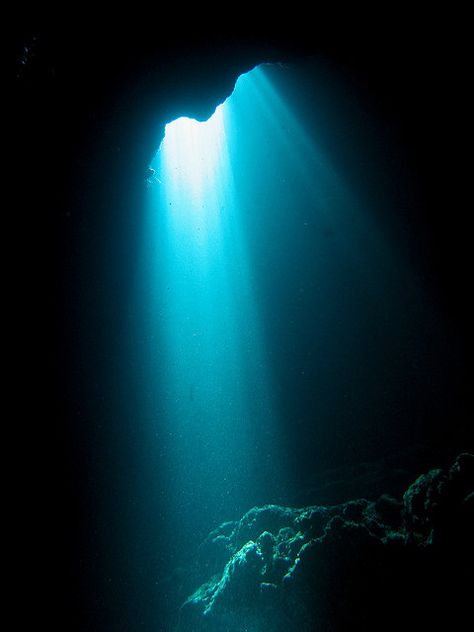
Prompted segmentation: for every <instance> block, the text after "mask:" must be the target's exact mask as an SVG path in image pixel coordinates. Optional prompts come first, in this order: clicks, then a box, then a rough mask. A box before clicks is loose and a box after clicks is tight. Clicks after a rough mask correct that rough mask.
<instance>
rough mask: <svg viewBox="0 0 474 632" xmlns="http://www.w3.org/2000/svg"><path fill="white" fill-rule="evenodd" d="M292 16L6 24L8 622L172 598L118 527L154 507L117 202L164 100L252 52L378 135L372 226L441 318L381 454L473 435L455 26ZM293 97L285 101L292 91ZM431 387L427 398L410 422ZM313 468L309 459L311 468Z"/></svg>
mask: <svg viewBox="0 0 474 632" xmlns="http://www.w3.org/2000/svg"><path fill="white" fill-rule="evenodd" d="M128 17H130V20H128V19H127V18H128ZM304 17H305V16H299V19H298V20H297V23H290V24H287V25H285V26H281V25H280V26H279V27H275V28H273V27H272V26H271V25H270V24H268V23H267V24H266V25H265V26H264V27H262V28H258V27H257V25H255V24H254V28H253V29H251V28H250V27H249V24H248V21H247V20H248V18H247V19H245V20H243V19H242V16H241V17H240V20H241V22H242V23H243V24H238V25H237V24H235V25H234V26H232V25H229V18H226V20H227V26H225V27H224V26H222V21H223V20H222V18H221V17H220V16H219V17H217V18H214V19H217V22H213V25H212V26H209V24H210V23H207V24H208V25H207V26H202V24H203V23H204V22H205V20H204V18H203V16H199V18H200V21H199V20H198V17H197V16H188V18H187V20H188V21H187V25H186V26H184V25H182V24H179V23H178V22H177V20H178V18H177V16H174V17H173V18H171V17H170V16H163V15H162V16H160V17H159V18H156V17H155V16H152V15H151V14H146V13H144V14H142V15H140V16H139V17H138V19H136V17H134V19H132V16H122V19H121V20H118V19H117V16H116V15H115V16H106V19H102V20H98V19H95V16H94V19H93V18H92V17H91V16H82V17H79V16H74V15H73V16H70V17H68V18H67V19H66V18H64V19H61V18H60V17H59V16H57V15H56V16H41V19H40V20H27V19H26V17H25V16H22V17H21V18H17V17H16V18H15V19H12V21H11V29H10V32H9V33H8V34H7V35H8V41H9V42H11V44H12V45H11V48H10V52H11V57H10V61H11V66H10V70H11V73H10V76H9V82H11V83H8V89H7V91H6V92H7V95H8V97H12V99H11V104H12V111H11V113H9V114H8V117H7V118H6V119H5V125H6V127H7V129H6V135H8V136H9V137H11V138H12V139H13V145H12V150H11V157H12V159H11V160H8V158H7V162H8V163H9V167H10V168H11V175H9V176H8V182H7V184H8V185H10V186H9V188H10V187H11V189H12V195H11V196H10V198H9V199H8V201H7V200H6V201H5V208H4V212H3V216H4V231H3V235H4V241H5V244H6V248H5V249H4V252H5V253H6V262H5V270H6V274H5V277H6V292H5V297H6V298H5V301H4V305H5V306H6V307H5V308H4V312H5V313H6V314H7V319H8V322H7V327H6V329H5V332H6V341H7V344H6V348H7V350H8V354H7V357H6V360H5V362H6V365H7V374H8V378H12V380H11V381H10V379H8V384H7V394H8V395H9V396H10V397H11V399H12V406H10V407H9V408H6V410H9V411H10V412H9V413H8V414H7V422H6V424H5V422H4V424H5V425H6V427H7V429H8V433H7V435H6V440H5V444H4V446H5V447H4V449H5V451H6V453H7V459H6V462H7V463H8V479H7V480H8V482H7V487H8V488H9V489H12V490H13V493H12V503H11V510H10V511H9V512H8V515H9V516H11V518H12V520H11V524H12V534H13V535H14V538H13V539H12V542H14V543H15V544H14V545H12V551H13V558H14V572H13V575H12V576H13V584H14V586H15V587H16V586H18V587H19V593H20V595H21V603H22V609H21V610H18V613H19V616H20V617H23V616H25V617H28V618H29V617H30V616H33V617H34V618H35V619H38V620H41V621H44V620H46V621H47V622H48V627H49V629H52V630H54V629H68V630H75V629H77V630H109V629H110V630H136V629H144V630H151V629H157V626H156V611H157V610H159V611H161V612H163V613H165V612H166V609H167V608H168V609H170V610H172V609H173V607H174V606H175V604H173V603H171V604H170V603H165V602H166V594H167V591H168V590H169V589H168V588H166V587H164V588H163V584H162V585H160V586H159V588H158V592H159V594H160V595H161V601H160V597H157V596H156V594H155V593H154V592H153V588H152V586H151V585H150V579H151V578H154V577H155V575H154V573H156V570H153V569H154V568H155V567H156V566H159V565H160V564H164V565H166V564H169V562H170V560H169V559H167V558H166V555H161V557H160V554H159V553H157V552H156V550H152V548H151V546H149V545H148V543H147V542H145V543H141V544H139V545H137V544H136V543H134V542H133V541H131V539H130V537H131V534H132V533H133V528H134V524H135V522H136V521H137V520H138V521H141V522H143V521H146V520H150V519H151V520H152V519H153V516H152V515H148V513H147V511H149V508H147V507H146V502H144V501H143V498H140V497H139V498H138V500H136V499H135V486H134V485H135V482H136V480H139V478H138V479H136V478H134V477H136V476H137V475H136V473H135V474H134V472H136V470H137V467H136V466H137V463H139V461H140V457H141V452H140V449H139V448H138V447H137V446H139V445H140V443H141V439H142V437H140V436H137V430H136V428H135V427H134V425H133V411H134V407H136V405H138V403H137V402H136V401H134V388H133V380H138V379H139V378H138V374H137V373H136V372H134V371H133V370H132V369H131V368H130V367H131V366H132V364H133V353H134V352H133V341H130V343H129V344H130V349H129V352H130V354H131V355H130V356H129V357H130V360H129V364H124V362H123V358H124V349H126V348H127V335H128V334H127V332H128V327H127V325H129V324H130V319H132V318H133V316H131V315H130V313H129V311H128V308H127V307H125V308H124V306H128V305H129V301H128V299H129V292H130V288H131V287H132V286H133V263H132V262H133V261H134V257H135V256H136V252H137V249H138V248H139V227H140V224H139V222H138V221H137V218H136V216H134V212H133V209H134V208H137V207H139V204H140V203H141V201H142V195H143V177H144V176H143V174H144V171H145V169H146V167H147V165H148V163H149V160H150V158H151V156H152V155H153V153H154V151H155V150H156V146H155V140H156V138H159V134H160V129H161V127H162V126H163V123H164V122H165V121H166V120H168V119H170V118H176V117H177V116H179V115H181V114H183V113H186V114H187V115H194V116H198V117H203V118H205V117H206V116H208V115H209V114H210V112H211V111H212V109H213V108H214V106H215V105H216V103H217V102H219V101H221V100H222V99H223V98H224V97H225V96H227V95H228V94H229V92H230V91H231V89H232V85H233V82H234V81H235V78H236V77H237V76H238V75H239V74H241V73H242V72H245V71H246V70H248V69H250V68H251V67H253V66H254V65H255V64H257V63H260V62H263V61H280V60H283V61H295V60H300V59H303V60H304V59H307V57H308V56H313V57H316V58H317V59H321V60H324V64H325V67H326V68H331V67H333V68H334V69H335V72H336V73H337V75H338V77H339V78H343V79H344V81H345V82H346V83H345V84H344V85H346V86H347V88H345V89H346V90H347V91H348V94H349V93H350V94H352V95H354V94H355V95H357V96H356V99H357V100H358V102H359V103H360V104H361V109H360V110H359V116H360V112H361V111H362V112H363V116H364V117H365V126H366V127H370V128H371V129H372V130H373V135H374V138H375V139H379V140H378V143H376V147H377V149H376V150H374V153H373V154H372V157H371V160H372V162H371V163H370V164H369V165H365V166H368V167H370V166H371V165H372V166H373V164H375V162H376V161H377V160H379V161H380V162H379V165H382V167H380V175H381V178H383V177H385V178H386V181H385V182H384V183H383V187H384V190H385V191H387V190H390V187H391V190H392V192H393V199H394V200H396V202H395V203H394V204H393V206H390V209H392V210H387V211H386V213H385V215H384V217H382V218H380V221H381V222H382V223H383V224H384V225H385V226H387V227H391V229H392V230H393V231H395V233H394V234H396V235H397V236H398V237H399V241H400V243H403V244H404V245H403V248H404V249H406V254H407V257H409V259H410V261H411V262H412V264H413V266H414V268H415V269H416V270H417V274H419V276H420V279H421V280H422V283H423V285H424V286H425V287H426V288H427V291H428V292H429V294H430V296H431V297H432V300H433V302H434V303H435V304H436V306H437V310H438V311H437V313H438V314H439V317H438V321H437V326H436V331H437V332H438V333H437V336H436V338H435V346H434V348H433V349H431V352H432V357H433V361H432V362H430V363H428V366H430V367H431V369H432V371H433V373H430V372H429V371H428V373H426V374H425V375H424V376H423V382H424V386H423V388H422V389H421V390H422V395H420V396H419V397H418V395H417V397H418V401H416V402H415V405H416V406H418V408H420V407H421V408H422V409H423V411H425V412H424V413H423V414H421V415H418V414H417V415H415V414H414V415H413V418H407V417H406V411H407V410H408V409H409V408H410V402H408V403H407V401H406V400H404V399H403V394H401V395H400V402H401V403H400V409H401V410H402V411H403V415H401V416H400V417H401V418H400V428H401V430H400V431H399V432H398V435H397V441H398V445H397V449H398V450H399V451H400V452H403V451H404V450H405V451H406V449H407V448H409V447H410V446H413V445H422V446H423V450H422V454H423V457H422V458H421V457H420V462H419V464H418V465H419V471H423V468H424V467H425V466H426V465H430V466H431V465H436V464H437V463H439V464H444V463H447V462H449V461H450V459H452V458H453V456H454V455H455V454H456V453H457V452H459V451H461V450H467V449H469V448H472V443H471V439H472V435H471V428H470V420H469V419H468V412H467V410H468V408H467V401H468V391H467V350H466V340H467V333H468V324H469V312H468V299H469V293H470V291H469V290H470V266H469V256H470V238H471V237H470V234H469V231H468V228H467V220H468V213H469V204H468V203H469V199H470V198H469V196H468V195H467V193H466V187H465V184H466V181H467V176H468V174H467V173H466V172H467V169H466V163H465V156H464V154H465V146H466V145H467V140H466V136H467V127H468V116H467V112H468V111H469V108H468V104H467V87H468V72H467V55H466V50H465V47H464V39H463V35H462V31H461V28H460V27H459V26H458V24H453V23H452V22H449V21H448V20H447V19H445V16H440V17H439V18H437V19H435V20H434V21H433V19H432V16H431V17H430V19H428V18H427V17H426V16H424V18H423V19H421V20H418V21H416V22H415V21H414V20H413V16H411V18H410V19H408V18H407V19H399V20H393V19H392V17H393V16H390V19H389V18H383V19H382V18H380V19H379V20H378V21H375V22H370V24H369V22H367V21H365V20H364V19H361V20H360V22H361V26H360V27H358V28H355V23H352V24H351V25H349V26H346V27H345V28H343V27H342V26H341V25H340V24H339V25H337V27H335V26H334V25H333V27H332V28H331V29H329V28H327V27H326V26H325V25H324V24H322V23H319V24H307V26H306V27H305V28H303V26H302V22H305V21H306V20H305V19H304ZM359 17H361V16H359ZM399 17H400V16H399ZM236 20H237V18H236ZM283 21H284V20H283ZM246 22H247V23H246ZM374 24H375V26H374ZM217 25H219V28H218V26H217ZM328 72H329V71H328ZM311 86H312V84H311V82H309V83H308V91H311V89H312V88H311ZM349 86H350V87H349ZM295 99H296V100H298V99H299V100H300V102H301V103H302V104H303V105H304V95H299V96H298V95H296V96H295ZM8 100H9V101H10V99H8ZM349 109H350V108H349ZM351 112H353V111H352V110H351ZM345 114H346V113H345V112H344V111H343V112H341V113H339V114H338V113H337V112H336V113H335V114H334V116H335V120H337V117H338V116H339V118H340V119H341V120H343V121H345V124H346V126H347V127H346V129H345V130H344V131H341V137H342V136H345V138H347V139H350V140H347V151H345V150H341V161H342V162H343V161H344V159H345V158H346V159H347V157H348V156H349V157H350V156H351V155H353V154H351V152H354V151H355V149H354V148H356V147H357V145H358V142H357V134H358V129H357V128H356V127H355V122H356V121H357V117H354V116H352V118H350V117H349V118H347V117H346V116H345ZM365 166H364V165H363V164H362V165H361V171H364V170H365ZM384 166H385V167H387V169H384V168H383V167H384ZM383 174H386V175H385V176H384V175H383ZM353 177H354V179H355V180H357V179H358V174H357V172H353ZM374 186H377V185H376V183H374ZM380 186H381V185H380ZM394 208H396V209H397V214H396V216H393V209H394ZM443 331H445V332H446V337H445V339H444V341H443V334H442V333H439V332H443ZM438 350H439V357H438V354H437V352H438ZM436 358H438V360H437V359H436ZM282 379H283V378H282ZM430 384H434V385H435V387H436V392H433V398H434V400H435V402H436V404H435V405H434V406H431V408H429V407H428V409H429V414H427V413H426V410H427V408H426V404H427V402H428V400H429V395H428V393H429V385H430ZM443 384H445V385H446V389H445V391H443V390H442V385H443ZM302 388H304V387H302ZM308 388H309V387H308ZM440 389H441V394H440ZM415 399H416V397H415ZM286 405H287V406H288V407H290V406H291V405H292V401H291V398H288V399H287V401H286ZM395 415H396V411H395V412H394V416H395ZM414 419H416V420H417V421H416V423H415V424H414V423H413V420H414ZM391 427H392V428H393V424H392V426H391ZM10 429H11V430H12V436H10ZM309 430H310V429H309ZM343 430H344V429H343V428H342V429H341V432H342V431H343ZM288 436H289V437H291V432H288ZM352 439H354V438H353V437H352ZM360 443H361V446H359V447H357V446H356V447H354V442H353V441H351V442H350V448H349V447H348V443H347V441H346V440H344V441H341V442H340V443H338V441H337V436H336V435H335V436H334V437H332V438H330V439H329V441H328V444H327V445H326V449H325V450H322V451H320V453H318V458H319V462H320V464H321V465H320V467H321V470H322V471H324V469H325V468H326V469H329V468H331V467H340V466H343V465H347V463H349V464H356V463H357V462H358V461H367V460H370V459H375V458H377V457H379V456H380V455H384V454H386V453H388V452H390V450H389V446H388V444H387V442H385V443H384V442H383V441H382V445H381V446H380V445H379V442H378V441H376V440H375V439H374V438H373V435H372V434H371V426H370V424H369V426H368V428H367V434H366V436H365V437H364V438H362V439H360ZM362 444H363V445H362ZM313 463H314V455H313V454H308V461H307V466H306V467H307V471H308V473H309V472H310V471H311V469H312V467H313V465H312V464H313ZM301 467H302V469H301V472H303V471H304V465H302V466H301ZM415 469H416V464H415ZM161 510H162V511H163V512H166V507H162V508H161ZM130 560H133V561H132V562H131V561H130ZM164 577H170V579H169V580H168V581H169V582H171V583H172V582H173V581H175V580H174V579H173V577H172V573H171V569H169V568H161V569H160V581H164V579H163V578H164ZM117 578H118V579H117ZM171 592H172V591H171ZM163 595H164V596H165V597H163ZM160 609H161V610H160ZM163 616H165V615H163ZM158 629H160V628H159V626H158ZM163 629H166V628H165V627H164V625H163Z"/></svg>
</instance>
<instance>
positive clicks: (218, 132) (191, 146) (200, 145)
mask: <svg viewBox="0 0 474 632" xmlns="http://www.w3.org/2000/svg"><path fill="white" fill-rule="evenodd" d="M224 134H225V132H224V112H223V106H220V107H218V108H217V109H216V111H215V112H214V114H213V115H212V116H211V117H210V118H209V120H207V121H205V122H202V123H201V122H198V121H196V120H194V119H190V118H187V117H182V118H179V119H177V120H176V121H173V122H171V123H168V125H167V126H166V129H165V138H164V141H163V144H162V146H161V152H162V154H163V157H164V161H163V164H164V167H165V170H166V176H167V182H168V184H170V185H172V186H173V187H175V188H176V189H178V188H181V189H183V191H186V194H187V195H188V196H189V198H190V200H192V201H194V202H197V201H200V200H202V198H203V196H204V195H205V194H206V191H207V190H209V188H210V187H212V186H213V184H214V182H215V179H216V176H217V175H218V171H219V159H220V157H221V155H222V151H223V146H224V143H225V138H224ZM197 208H198V207H197Z"/></svg>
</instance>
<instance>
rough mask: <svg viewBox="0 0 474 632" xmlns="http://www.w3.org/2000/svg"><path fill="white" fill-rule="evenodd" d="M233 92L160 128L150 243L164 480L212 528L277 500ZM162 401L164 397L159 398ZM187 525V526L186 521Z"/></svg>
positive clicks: (274, 444)
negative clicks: (203, 111) (209, 111)
mask: <svg viewBox="0 0 474 632" xmlns="http://www.w3.org/2000/svg"><path fill="white" fill-rule="evenodd" d="M233 98H234V95H232V96H231V97H230V98H229V99H228V100H227V101H226V102H225V103H223V104H222V105H220V106H219V107H218V108H217V109H216V111H215V113H214V114H213V115H212V116H211V117H210V119H209V120H208V121H205V122H202V123H201V122H197V121H195V120H192V119H189V118H180V119H177V120H176V121H173V122H171V123H169V124H168V125H167V126H166V130H165V137H164V139H163V141H162V144H161V146H160V150H159V152H158V154H157V156H156V158H155V160H154V161H153V163H152V167H153V168H154V169H156V172H157V175H158V178H159V181H160V183H159V184H157V185H156V186H153V187H151V188H150V190H149V207H150V221H149V228H148V235H147V240H148V241H149V243H150V248H151V250H152V251H153V252H154V253H156V261H155V264H154V266H155V272H154V274H153V281H152V282H151V284H150V285H151V293H152V295H153V296H154V298H153V301H152V303H153V306H152V307H151V308H150V312H151V314H153V316H151V318H153V320H154V321H155V323H154V325H152V326H153V327H154V329H155V332H154V337H153V339H154V340H159V343H158V344H157V346H156V347H155V350H154V351H151V354H152V355H154V356H155V357H154V358H153V359H152V365H153V367H154V370H155V372H156V373H155V378H156V382H155V384H154V385H153V386H151V390H154V391H155V392H157V393H159V395H158V396H156V398H153V397H151V399H154V401H155V402H157V403H155V404H154V405H153V406H152V408H154V410H152V411H151V415H152V416H155V417H156V418H158V419H159V422H158V425H159V428H158V434H159V436H161V437H164V442H163V456H162V463H163V476H164V477H165V478H166V479H167V480H168V486H169V494H170V497H171V498H173V500H172V501H170V508H171V507H173V506H174V508H173V511H174V519H173V521H174V522H175V523H180V522H181V523H182V522H183V521H185V520H186V521H190V524H194V525H195V526H196V528H199V525H200V526H202V525H204V524H205V525H206V527H205V529H209V528H212V526H213V525H215V524H216V523H218V522H219V521H222V520H225V519H229V518H232V517H234V516H236V515H238V513H239V512H242V511H246V510H247V509H248V508H249V503H250V504H251V505H252V504H257V503H262V502H266V501H267V500H268V499H271V497H272V496H271V493H270V490H269V487H268V486H269V481H272V483H271V484H270V487H273V497H274V500H277V498H276V494H277V493H278V492H279V486H278V481H279V475H278V474H277V473H276V471H275V463H281V462H282V459H281V456H280V455H281V449H280V448H281V446H280V438H279V436H278V412H277V405H276V402H275V401H274V396H273V393H272V379H271V375H270V370H269V362H268V358H267V357H266V350H265V343H264V340H263V335H262V324H261V322H260V315H259V306H258V300H257V297H256V295H255V287H254V285H255V283H254V278H253V275H252V270H251V265H250V262H249V257H248V253H247V246H246V235H245V231H244V227H243V223H242V209H241V208H240V205H239V194H238V191H237V190H236V188H235V177H234V175H235V174H234V172H235V170H238V169H239V168H241V167H242V166H243V165H234V164H232V163H231V159H230V155H231V151H232V147H230V146H229V138H230V136H232V135H233V131H232V130H231V129H229V126H231V125H233V123H232V122H231V121H232V114H231V111H232V101H233ZM158 400H159V401H158ZM190 524H188V526H187V528H188V529H189V528H190Z"/></svg>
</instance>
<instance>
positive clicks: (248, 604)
mask: <svg viewBox="0 0 474 632" xmlns="http://www.w3.org/2000/svg"><path fill="white" fill-rule="evenodd" d="M473 490H474V456H473V455H471V454H467V453H464V454H461V455H460V456H459V457H458V458H457V459H456V460H455V462H454V464H453V465H452V466H451V468H449V469H448V470H447V471H443V470H441V469H437V470H432V471H430V472H428V473H426V474H423V475H422V476H420V477H419V478H418V479H417V480H416V481H415V482H414V483H413V484H412V485H411V486H410V487H409V488H408V489H407V490H406V492H405V493H404V495H403V498H401V499H396V498H393V497H391V496H388V495H383V496H381V497H380V498H379V499H378V500H377V501H375V502H371V501H367V500H364V499H360V500H356V501H351V502H347V503H343V504H340V505H336V506H332V507H320V506H312V507H305V508H300V509H292V508H288V507H280V506H277V505H267V506H264V507H255V508H253V509H251V510H250V511H248V512H247V513H246V514H245V515H244V516H243V517H242V518H241V520H239V521H235V522H227V523H225V524H223V525H221V526H220V527H218V528H217V529H216V530H215V531H213V532H212V533H211V534H210V535H209V536H208V538H207V539H206V540H205V541H204V542H203V543H202V545H201V547H200V549H199V555H198V558H197V569H196V572H197V575H196V579H197V581H199V582H201V585H200V586H199V588H198V589H197V590H196V591H195V592H194V593H193V594H192V595H191V596H190V597H189V598H188V599H187V600H186V602H185V603H184V604H183V606H182V608H181V611H180V622H179V626H178V629H179V631H180V632H191V631H193V632H198V631H202V632H204V631H206V632H226V631H228V632H234V631H235V632H241V631H243V630H246V631H255V632H257V631H260V630H268V631H270V632H283V631H291V630H307V631H310V630H318V631H323V630H327V631H329V630H331V631H334V630H359V629H364V630H375V629H377V630H379V629H383V630H395V629H400V628H401V627H402V626H403V629H407V630H408V629H409V630H415V629H435V628H434V627H433V626H435V625H437V626H439V625H440V624H444V625H446V626H448V628H451V629H459V628H458V627H456V626H459V625H461V623H462V621H463V620H464V618H465V617H466V616H467V605H466V604H467V603H468V600H467V595H468V591H469V586H472V579H473V574H472V562H473V555H472V554H473V547H472V541H471V540H472V533H473V532H474V521H473V513H474V512H473V505H474V494H473ZM448 628H447V629H448Z"/></svg>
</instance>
